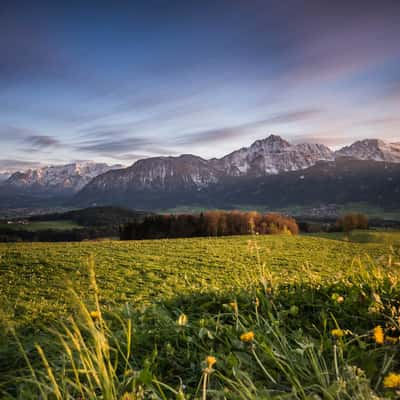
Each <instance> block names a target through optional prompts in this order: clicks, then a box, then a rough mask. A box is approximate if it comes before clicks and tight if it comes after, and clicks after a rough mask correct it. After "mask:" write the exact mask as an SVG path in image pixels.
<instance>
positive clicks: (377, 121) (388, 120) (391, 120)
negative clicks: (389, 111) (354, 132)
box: [360, 116, 400, 126]
mask: <svg viewBox="0 0 400 400" xmlns="http://www.w3.org/2000/svg"><path fill="white" fill-rule="evenodd" d="M397 124H400V117H393V116H387V117H381V118H371V119H367V120H365V121H361V122H360V125H366V126H368V125H397Z"/></svg>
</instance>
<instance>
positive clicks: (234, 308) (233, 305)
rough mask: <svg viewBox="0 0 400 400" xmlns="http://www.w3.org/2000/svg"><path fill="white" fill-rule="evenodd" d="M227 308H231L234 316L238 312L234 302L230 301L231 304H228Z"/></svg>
mask: <svg viewBox="0 0 400 400" xmlns="http://www.w3.org/2000/svg"><path fill="white" fill-rule="evenodd" d="M229 306H230V307H231V308H232V310H233V311H234V313H235V314H237V313H238V312H239V307H238V304H237V302H236V301H232V302H231V303H229Z"/></svg>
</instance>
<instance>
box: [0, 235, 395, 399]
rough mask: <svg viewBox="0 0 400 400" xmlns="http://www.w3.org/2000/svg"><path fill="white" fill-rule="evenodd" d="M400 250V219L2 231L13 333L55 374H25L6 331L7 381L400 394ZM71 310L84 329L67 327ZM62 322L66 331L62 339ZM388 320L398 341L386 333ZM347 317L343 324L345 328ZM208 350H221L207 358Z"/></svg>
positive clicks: (2, 277)
mask: <svg viewBox="0 0 400 400" xmlns="http://www.w3.org/2000/svg"><path fill="white" fill-rule="evenodd" d="M399 260H400V232H390V231H387V232H378V231H365V232H353V233H352V234H350V235H342V234H335V235H333V234H329V235H323V236H311V235H307V236H305V235H304V236H297V237H293V236H286V235H279V236H278V235H277V236H248V237H243V236H242V237H223V238H198V239H175V240H158V241H135V242H117V241H106V242H84V243H61V244H45V243H35V244H1V245H0V305H1V306H0V307H1V324H2V328H3V332H6V331H8V332H11V331H10V329H11V328H12V327H13V328H14V329H15V330H16V332H17V335H18V336H19V337H20V340H21V341H22V343H23V346H24V348H25V349H26V354H27V357H28V359H31V360H32V362H33V363H34V365H40V364H41V362H43V360H44V359H43V354H42V355H41V352H40V351H37V350H35V346H34V342H38V343H40V344H41V345H42V347H43V348H44V352H45V353H46V354H49V353H50V356H49V362H50V365H51V366H52V369H51V371H52V373H51V374H50V375H49V371H50V370H49V368H48V367H46V368H40V367H39V366H37V367H35V370H37V371H38V372H37V374H36V375H35V377H34V379H33V381H34V382H36V383H34V384H32V379H31V380H23V382H24V383H23V384H19V385H18V384H17V382H18V379H17V378H16V376H15V375H24V374H23V373H22V372H21V371H19V372H18V374H16V373H15V371H14V370H15V368H16V367H15V364H13V362H17V361H10V360H18V365H20V363H21V362H22V356H19V357H18V356H17V355H16V353H15V352H16V351H17V350H16V347H15V343H14V344H13V340H12V336H10V334H7V333H6V334H5V335H4V338H3V339H2V338H1V337H0V339H2V340H0V343H3V345H0V356H1V355H3V360H6V361H4V362H3V363H2V362H1V361H0V372H2V376H3V378H2V379H3V383H2V379H1V378H0V393H1V390H2V389H3V390H5V392H8V397H5V398H26V399H30V398H32V399H33V398H49V399H50V398H59V399H64V398H65V399H77V398H85V399H86V398H87V399H92V398H102V399H110V400H114V399H122V398H123V399H124V400H125V399H126V400H129V399H141V398H142V399H145V398H156V399H158V398H160V399H161V398H180V399H189V398H191V399H193V398H202V399H205V398H210V399H211V398H216V399H220V398H221V399H223V398H232V399H237V398H243V399H258V398H265V399H272V398H274V399H278V398H282V399H283V398H286V399H311V398H313V399H314V398H315V399H317V398H320V399H353V398H354V399H369V398H370V399H377V398H397V397H396V396H397V394H396V387H397V386H396V385H394V386H393V387H389V386H388V382H389V381H384V379H385V377H386V376H387V374H389V373H390V372H393V371H394V372H396V371H399V370H400V364H399V363H400V360H399V356H398V353H399V351H398V349H397V347H398V346H399V344H398V337H399V336H400V329H399V322H400V302H399V300H400V296H399V293H400V284H399V279H398V277H399V272H400V263H399ZM90 265H91V266H92V267H93V266H94V271H95V274H96V282H97V285H98V290H97V289H96V287H94V279H93V276H92V275H91V272H90V271H91V268H90ZM91 276H92V278H91ZM71 289H73V291H74V292H75V293H77V294H78V298H77V297H76V296H75V295H74V294H73V292H72V291H71ZM96 296H98V302H97V301H96ZM93 310H94V311H93ZM90 312H92V316H91V314H90ZM93 312H94V314H93ZM66 318H68V319H69V322H68V324H72V325H71V326H72V328H68V329H70V330H67V331H63V329H64V328H62V327H60V323H61V322H62V321H67V319H66ZM49 324H51V326H56V327H57V332H64V333H63V334H61V333H59V334H54V333H53V337H52V339H49V334H48V333H46V329H47V327H48V325H49ZM376 326H382V327H383V331H384V333H383V334H384V337H385V338H389V337H390V341H389V342H388V343H386V341H385V340H383V341H382V343H378V341H377V340H376V337H375V336H374V334H373V332H374V331H373V328H374V327H376ZM335 328H337V329H339V328H340V329H342V328H343V329H342V330H341V331H340V332H339V333H338V334H337V335H334V334H332V333H331V331H332V329H335ZM65 329H67V328H65ZM74 329H75V331H74ZM72 331H74V332H75V333H74V334H70V333H71V332H72ZM68 332H69V333H68ZM81 332H84V333H83V334H81ZM246 332H247V333H249V332H250V335H248V336H244V337H241V335H242V334H243V333H246ZM251 334H254V335H255V338H252V336H251ZM54 335H55V336H54ZM77 338H80V339H79V340H78V339H77ZM247 339H249V340H247ZM283 339H284V340H283ZM80 340H82V342H80ZM7 341H8V342H7ZM57 343H58V345H57ZM88 343H90V345H89V344H88ZM99 346H100V347H99ZM102 346H105V347H104V351H103V350H102V349H103V347H102ZM131 347H132V348H131ZM82 348H89V349H92V350H93V351H89V350H85V351H83V350H82ZM100 348H101V349H100ZM96 349H97V350H96ZM110 349H113V351H111V353H110ZM62 354H64V355H62ZM207 355H212V356H213V357H215V358H216V359H217V363H216V364H215V365H214V362H213V360H212V359H208V361H207V360H206V361H205V362H204V360H205V357H206V356H207ZM0 359H1V357H0ZM40 359H42V360H40ZM109 359H112V360H113V361H112V362H111V361H110V360H109ZM46 360H47V358H46ZM46 362H47V361H46ZM46 362H45V365H46ZM35 363H36V364H35ZM77 363H78V364H80V365H86V367H85V368H83V369H82V370H79V368H78V367H76V365H77ZM89 365H91V367H90V368H89V367H88V366H89ZM357 368H358V369H357ZM360 368H362V370H361V369H360ZM78 370H79V371H80V372H79V371H78ZM13 371H14V372H13ZM99 374H104V376H103V377H102V379H101V380H99V379H98V376H99ZM51 375H54V376H53V377H52V376H51ZM68 376H69V378H68ZM74 376H75V378H74ZM77 376H80V378H79V381H80V382H81V383H80V385H83V386H79V385H78V383H77V379H78V378H77ZM5 377H7V378H5ZM53 378H54V379H53ZM392 379H393V381H395V377H392ZM398 379H399V384H398V386H399V387H400V376H399V378H398ZM28 382H30V383H28ZM385 382H386V383H385ZM199 384H200V386H199ZM395 386H396V387H395ZM83 387H86V389H87V388H90V387H91V389H88V390H86V389H83ZM9 388H11V389H9ZM6 389H8V390H6ZM43 391H44V392H43ZM38 393H39V395H38ZM43 393H45V394H43ZM57 393H58V394H57ZM128 395H129V396H130V397H128ZM35 396H36V397H35ZM46 396H48V397H46ZM123 396H125V397H123ZM135 396H136V397H135ZM179 396H180V397H179ZM374 396H375V397H374ZM379 396H381V397H379Z"/></svg>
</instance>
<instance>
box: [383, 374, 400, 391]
mask: <svg viewBox="0 0 400 400" xmlns="http://www.w3.org/2000/svg"><path fill="white" fill-rule="evenodd" d="M383 386H385V388H390V389H397V388H400V375H399V374H395V373H394V372H391V373H390V374H389V375H388V376H386V377H385V379H384V380H383Z"/></svg>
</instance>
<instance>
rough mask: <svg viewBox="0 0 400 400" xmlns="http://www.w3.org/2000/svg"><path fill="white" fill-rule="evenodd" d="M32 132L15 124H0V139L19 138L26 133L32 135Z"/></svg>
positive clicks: (12, 139)
mask: <svg viewBox="0 0 400 400" xmlns="http://www.w3.org/2000/svg"><path fill="white" fill-rule="evenodd" d="M33 134H34V132H33V131H32V130H30V129H25V128H19V127H16V126H8V125H7V126H1V127H0V138H1V140H11V141H15V140H20V139H22V138H24V137H26V136H27V135H33Z"/></svg>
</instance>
